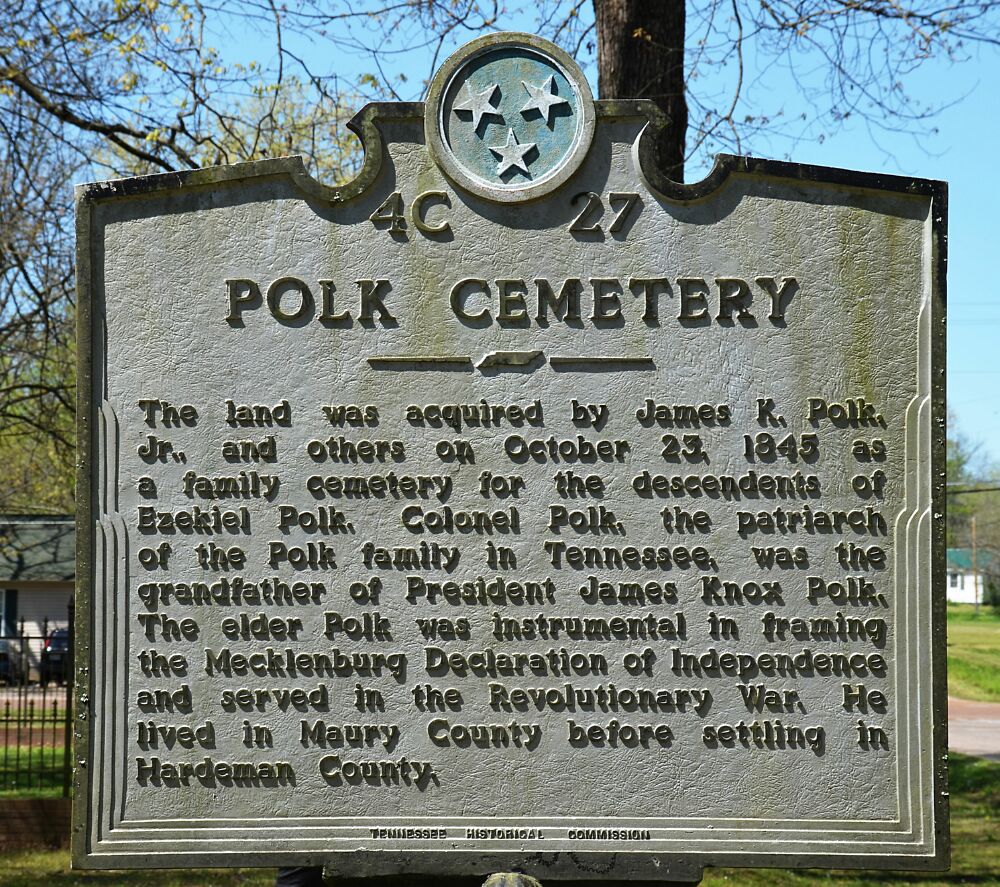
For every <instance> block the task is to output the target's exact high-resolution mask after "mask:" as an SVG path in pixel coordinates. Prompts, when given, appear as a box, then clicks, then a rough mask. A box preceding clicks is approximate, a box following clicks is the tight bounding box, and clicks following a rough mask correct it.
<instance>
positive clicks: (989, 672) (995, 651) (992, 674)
mask: <svg viewBox="0 0 1000 887" xmlns="http://www.w3.org/2000/svg"><path fill="white" fill-rule="evenodd" d="M948 695H949V696H956V697H958V698H959V699H972V700H975V701H977V702H1000V614H998V613H997V612H996V610H994V609H993V608H992V607H986V606H983V607H980V608H979V614H978V615H976V612H975V609H974V608H973V606H972V604H949V605H948Z"/></svg>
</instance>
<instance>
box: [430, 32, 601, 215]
mask: <svg viewBox="0 0 1000 887" xmlns="http://www.w3.org/2000/svg"><path fill="white" fill-rule="evenodd" d="M424 128H425V130H426V135H427V144H428V146H429V148H430V150H431V154H432V155H433V157H434V159H435V160H436V161H437V163H438V165H439V166H440V167H441V169H442V170H443V171H444V173H445V175H447V176H448V177H449V178H450V179H451V180H452V181H453V182H455V183H456V184H457V185H459V186H461V187H462V188H464V189H466V190H467V191H471V192H472V193H473V194H478V195H479V196H480V197H486V198H488V199H490V200H496V201H499V202H502V203H513V202H517V201H521V200H533V199H535V198H536V197H541V196H542V195H543V194H548V193H549V192H550V191H553V190H554V189H556V188H558V187H559V186H560V185H561V184H562V183H563V182H565V181H566V180H567V179H568V178H569V177H570V176H571V175H572V174H573V173H574V172H575V171H576V169H577V167H578V166H579V165H580V163H581V162H582V161H583V158H584V157H586V156H587V151H588V150H589V149H590V143H591V140H592V139H593V137H594V97H593V95H592V94H591V92H590V86H589V85H588V83H587V80H586V78H585V77H584V76H583V72H582V71H581V70H580V68H579V67H578V66H577V64H576V62H574V61H573V59H571V58H570V57H569V56H568V55H567V54H566V53H565V52H563V51H562V50H561V49H560V48H559V47H558V46H556V45H555V44H553V43H550V42H549V41H548V40H543V39H541V38H540V37H535V36H533V35H531V34H489V35H487V36H485V37H480V38H479V39H477V40H473V41H472V42H471V43H467V44H466V45H465V46H463V47H462V48H461V49H460V50H458V52H456V53H455V54H454V55H452V56H451V57H450V58H449V59H448V60H447V61H446V62H445V63H444V64H443V65H442V66H441V68H440V69H439V70H438V72H437V74H436V75H435V76H434V80H433V81H432V82H431V86H430V90H429V92H428V96H427V105H426V112H425V117H424Z"/></svg>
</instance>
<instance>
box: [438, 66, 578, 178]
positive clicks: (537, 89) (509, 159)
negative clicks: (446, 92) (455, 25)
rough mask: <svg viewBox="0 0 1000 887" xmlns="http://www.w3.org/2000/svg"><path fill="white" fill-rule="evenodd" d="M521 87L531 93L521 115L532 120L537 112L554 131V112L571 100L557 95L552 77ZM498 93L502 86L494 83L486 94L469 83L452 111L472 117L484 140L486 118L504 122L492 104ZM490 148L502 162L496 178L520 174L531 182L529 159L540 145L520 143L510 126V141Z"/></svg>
mask: <svg viewBox="0 0 1000 887" xmlns="http://www.w3.org/2000/svg"><path fill="white" fill-rule="evenodd" d="M521 84H522V86H524V89H525V91H526V92H527V93H528V101H527V102H526V103H525V105H524V107H523V108H521V113H522V114H523V115H524V116H525V117H529V116H531V115H532V114H534V113H536V112H537V113H538V114H540V115H541V117H542V119H543V120H544V121H545V124H546V126H548V127H549V129H551V128H552V114H553V109H554V108H556V107H558V106H559V105H567V106H568V105H569V101H568V99H564V98H563V97H562V96H560V95H557V94H556V83H555V77H554V76H551V75H550V76H549V77H548V78H547V79H545V80H544V81H542V83H541V84H540V85H538V86H535V85H534V84H532V83H528V82H527V81H526V80H522V81H521ZM498 92H500V84H499V83H491V84H490V85H489V86H487V87H486V88H485V89H483V90H475V89H473V88H472V84H471V83H470V82H469V81H468V80H466V82H465V84H464V85H463V87H462V91H461V92H460V93H459V95H458V98H457V99H456V101H455V103H454V104H453V105H452V110H453V111H455V113H459V112H462V113H464V114H471V115H472V128H473V130H474V131H475V133H476V135H478V136H479V137H480V138H483V135H484V134H483V133H480V132H479V127H480V124H481V123H482V121H483V118H484V117H490V116H492V117H499V118H500V121H499V122H501V123H503V122H505V121H504V116H503V113H502V112H501V111H500V108H499V105H494V104H493V100H494V98H496V95H497V93H498ZM488 147H489V149H490V151H492V152H493V154H494V155H495V156H496V157H497V159H498V161H499V162H498V163H497V172H496V175H497V178H501V177H503V176H504V175H506V174H507V173H508V172H510V171H511V170H518V171H520V172H522V173H524V175H526V176H528V177H529V178H530V177H531V173H530V172H529V171H528V165H529V164H530V163H531V162H532V160H534V159H535V158H534V157H533V158H531V160H529V159H528V156H527V155H528V154H530V153H531V152H532V151H535V153H536V155H537V148H538V145H537V143H536V142H523V143H522V142H519V141H518V140H517V135H516V134H515V133H514V129H513V127H510V126H508V127H507V141H506V142H505V143H504V144H503V145H489V146H488Z"/></svg>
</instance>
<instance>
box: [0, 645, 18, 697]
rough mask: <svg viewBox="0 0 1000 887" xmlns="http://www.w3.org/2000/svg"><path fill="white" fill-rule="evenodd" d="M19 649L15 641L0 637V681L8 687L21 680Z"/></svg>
mask: <svg viewBox="0 0 1000 887" xmlns="http://www.w3.org/2000/svg"><path fill="white" fill-rule="evenodd" d="M21 665H22V662H21V650H20V645H19V644H18V643H17V642H16V641H12V640H7V639H6V638H0V683H4V684H6V685H7V686H8V687H9V686H13V685H15V684H19V683H20V682H21V678H22V676H23V670H22V668H21Z"/></svg>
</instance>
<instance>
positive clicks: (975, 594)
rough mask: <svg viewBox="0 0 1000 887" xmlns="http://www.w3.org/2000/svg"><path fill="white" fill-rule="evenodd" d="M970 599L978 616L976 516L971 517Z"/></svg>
mask: <svg viewBox="0 0 1000 887" xmlns="http://www.w3.org/2000/svg"><path fill="white" fill-rule="evenodd" d="M972 599H973V600H974V601H975V604H976V615H977V616H978V615H979V570H978V569H976V516H975V515H972Z"/></svg>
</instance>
